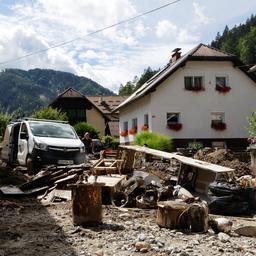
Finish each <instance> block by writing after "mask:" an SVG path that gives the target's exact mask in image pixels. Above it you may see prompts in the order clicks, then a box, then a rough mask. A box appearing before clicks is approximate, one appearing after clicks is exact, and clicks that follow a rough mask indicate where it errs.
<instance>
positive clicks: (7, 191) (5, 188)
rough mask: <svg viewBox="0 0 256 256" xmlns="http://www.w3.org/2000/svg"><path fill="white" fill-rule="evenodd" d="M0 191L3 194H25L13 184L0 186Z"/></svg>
mask: <svg viewBox="0 0 256 256" xmlns="http://www.w3.org/2000/svg"><path fill="white" fill-rule="evenodd" d="M0 191H1V192H2V193H3V194H4V195H5V196H18V195H24V194H25V193H24V192H23V191H22V190H21V189H20V188H18V187H15V186H2V187H0Z"/></svg>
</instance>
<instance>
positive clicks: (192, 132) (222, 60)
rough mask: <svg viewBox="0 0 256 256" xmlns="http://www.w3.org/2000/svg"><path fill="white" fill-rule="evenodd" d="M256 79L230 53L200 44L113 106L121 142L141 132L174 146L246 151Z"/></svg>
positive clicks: (254, 107) (255, 106)
mask: <svg viewBox="0 0 256 256" xmlns="http://www.w3.org/2000/svg"><path fill="white" fill-rule="evenodd" d="M255 81H256V79H255V76H254V74H251V73H247V70H246V69H245V68H244V66H243V64H242V63H241V62H240V61H239V60H238V59H237V58H236V57H235V56H234V55H231V54H227V53H224V52H222V51H219V50H217V49H214V48H211V47H208V46H206V45H203V44H200V45H198V46H197V47H195V48H194V49H192V50H191V51H190V52H188V53H187V54H185V55H184V56H181V54H180V49H175V51H174V52H173V55H172V60H171V62H170V63H169V64H168V65H167V66H166V67H165V68H164V69H163V70H161V71H160V72H158V73H157V74H156V75H155V76H154V77H153V78H151V79H150V80H149V81H147V82H146V83H145V84H144V85H143V86H142V87H141V88H139V89H138V90H137V91H136V92H135V93H134V94H132V95H131V96H130V97H129V98H128V99H127V100H126V101H124V102H123V103H122V104H121V105H119V106H118V108H117V110H119V111H120V122H119V130H120V142H121V143H126V144H129V143H131V142H132V141H133V139H134V136H135V135H136V132H140V131H141V130H145V129H146V128H147V127H148V130H149V131H152V132H157V133H160V134H163V135H167V136H170V137H172V138H173V141H174V146H175V147H187V146H189V144H190V143H192V142H195V141H196V142H199V143H201V144H203V145H204V146H227V147H230V148H244V147H246V146H247V137H248V132H247V126H248V122H247V117H248V116H250V114H251V113H252V112H254V111H255V110H256V101H255V95H256V83H255Z"/></svg>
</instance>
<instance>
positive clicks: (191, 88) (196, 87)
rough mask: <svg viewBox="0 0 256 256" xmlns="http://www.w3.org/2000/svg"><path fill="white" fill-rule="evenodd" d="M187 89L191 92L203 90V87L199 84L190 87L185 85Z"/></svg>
mask: <svg viewBox="0 0 256 256" xmlns="http://www.w3.org/2000/svg"><path fill="white" fill-rule="evenodd" d="M185 89H186V90H188V91H193V92H200V91H204V87H203V86H201V85H199V86H191V87H187V88H185Z"/></svg>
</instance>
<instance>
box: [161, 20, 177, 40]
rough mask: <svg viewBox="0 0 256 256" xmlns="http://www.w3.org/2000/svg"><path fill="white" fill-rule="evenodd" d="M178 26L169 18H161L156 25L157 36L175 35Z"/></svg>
mask: <svg viewBox="0 0 256 256" xmlns="http://www.w3.org/2000/svg"><path fill="white" fill-rule="evenodd" d="M177 30H178V28H177V26H176V25H174V24H173V23H171V22H170V21H168V20H161V21H159V22H158V23H157V25H156V36H157V37H159V38H162V37H170V36H174V35H176V33H177Z"/></svg>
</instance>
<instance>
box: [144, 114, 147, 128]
mask: <svg viewBox="0 0 256 256" xmlns="http://www.w3.org/2000/svg"><path fill="white" fill-rule="evenodd" d="M144 125H147V126H148V114H145V115H144Z"/></svg>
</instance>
